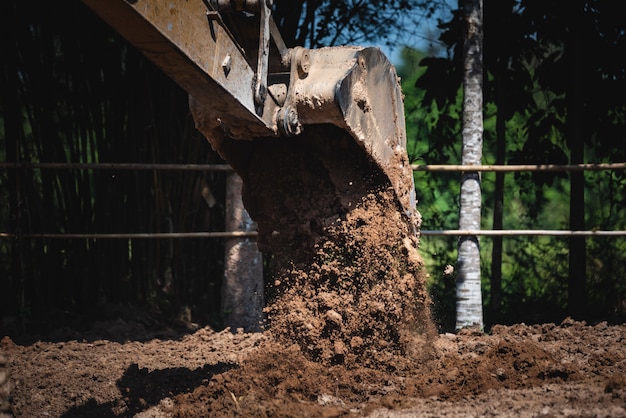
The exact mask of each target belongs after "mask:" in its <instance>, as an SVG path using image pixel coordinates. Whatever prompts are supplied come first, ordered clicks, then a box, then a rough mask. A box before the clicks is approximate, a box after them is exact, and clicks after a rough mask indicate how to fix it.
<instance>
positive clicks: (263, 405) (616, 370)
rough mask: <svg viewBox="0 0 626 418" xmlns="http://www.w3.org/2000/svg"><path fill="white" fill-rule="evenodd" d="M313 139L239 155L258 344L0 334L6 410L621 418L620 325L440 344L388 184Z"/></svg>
mask: <svg viewBox="0 0 626 418" xmlns="http://www.w3.org/2000/svg"><path fill="white" fill-rule="evenodd" d="M308 131H309V132H310V134H307V135H305V136H303V137H301V138H298V139H294V140H293V141H281V140H273V139H267V141H266V142H263V143H262V144H261V145H258V146H257V143H250V144H248V146H249V147H251V148H250V149H248V150H247V151H246V153H247V155H249V156H250V158H249V160H248V161H247V162H246V164H245V169H243V170H242V171H241V174H242V177H243V179H244V184H245V187H244V201H245V203H246V207H247V208H248V210H249V212H250V214H251V215H252V217H253V218H254V219H255V220H256V221H257V222H258V224H259V246H260V248H261V249H262V251H263V252H264V253H265V255H266V256H267V257H269V258H271V260H272V264H273V272H274V282H273V283H271V291H270V293H269V296H270V297H269V301H268V305H267V308H266V314H267V323H266V329H267V330H266V331H265V332H264V333H258V334H245V333H231V332H229V331H228V330H225V331H220V332H216V331H214V330H211V329H208V328H200V329H197V328H194V327H193V326H191V325H190V326H189V327H188V328H186V329H171V328H167V327H164V326H163V324H162V323H160V322H158V321H154V320H152V319H151V318H150V317H148V316H146V315H145V314H137V315H136V316H135V317H134V318H133V317H132V316H129V315H122V314H120V315H118V317H119V319H117V320H108V321H103V322H99V323H95V324H93V326H91V327H90V328H88V329H84V330H82V331H81V332H78V331H76V330H74V329H72V328H71V327H56V328H55V329H54V330H51V332H48V333H46V334H43V335H39V336H28V335H21V336H20V335H18V334H14V335H13V336H5V337H4V338H3V339H2V342H1V348H2V353H3V355H4V356H6V358H7V359H8V361H7V362H6V364H7V366H8V370H9V373H10V375H11V376H12V379H13V381H14V386H15V387H14V388H13V390H12V408H13V413H14V414H15V415H16V416H18V417H39V416H50V417H117V416H124V417H127V416H137V417H223V416H224V417H230V416H241V417H342V416H371V417H415V416H425V417H429V416H455V417H456V416H516V417H517V416H539V415H543V416H585V417H586V416H590V417H591V416H609V417H612V416H615V417H618V416H626V340H625V338H626V326H623V325H616V326H609V325H608V324H606V323H600V324H596V325H594V326H588V325H586V324H584V323H580V322H575V321H572V320H569V319H567V320H565V321H564V322H563V323H561V324H558V325H556V324H540V325H534V326H526V325H523V324H520V325H516V326H511V327H504V326H496V327H494V328H493V329H492V332H491V333H490V334H489V335H484V334H481V333H472V332H469V331H466V332H461V333H459V334H458V335H452V334H444V335H438V334H437V332H436V331H435V327H434V326H433V323H432V322H431V319H430V310H429V304H430V302H429V298H428V295H427V293H426V291H425V285H424V274H425V271H424V270H425V269H424V266H423V265H422V262H421V260H420V257H419V255H418V252H417V248H416V247H417V242H416V237H415V235H414V233H413V232H412V231H413V229H412V228H413V227H414V225H413V224H412V222H411V221H410V219H408V218H407V217H406V216H405V214H404V212H403V211H402V210H401V208H400V207H399V205H398V202H397V199H396V198H395V196H394V191H393V189H392V188H391V187H390V183H389V181H388V178H387V177H385V176H382V175H380V174H377V173H379V172H378V170H376V169H375V168H374V167H373V166H372V164H371V162H370V161H369V160H368V159H367V158H365V157H364V153H363V152H362V151H361V150H360V149H359V148H358V146H357V145H356V144H355V143H354V141H352V140H351V139H350V138H349V137H346V136H345V135H344V134H342V133H341V132H337V131H335V130H334V128H330V127H319V128H311V129H308ZM294 173H298V174H297V175H294ZM113 317H115V315H113ZM0 377H1V376H0ZM1 380H2V379H0V381H1Z"/></svg>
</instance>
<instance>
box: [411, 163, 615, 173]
mask: <svg viewBox="0 0 626 418" xmlns="http://www.w3.org/2000/svg"><path fill="white" fill-rule="evenodd" d="M411 168H412V169H413V171H492V172H516V171H603V170H626V163H606V164H605V163H603V164H569V165H559V164H525V165H430V164H425V165H420V164H412V165H411Z"/></svg>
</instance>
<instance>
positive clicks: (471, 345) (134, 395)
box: [1, 317, 626, 418]
mask: <svg viewBox="0 0 626 418" xmlns="http://www.w3.org/2000/svg"><path fill="white" fill-rule="evenodd" d="M38 340H39V341H34V342H33V341H32V340H26V339H25V340H19V339H17V338H16V340H15V341H12V339H11V338H9V337H5V338H4V339H3V340H2V343H1V347H2V351H3V353H4V355H5V356H6V357H7V358H8V366H9V370H10V373H11V376H12V379H13V381H14V388H13V391H12V406H13V410H14V413H15V416H16V417H29V418H30V417H44V416H47V417H118V416H119V417H132V416H137V417H222V416H224V417H229V416H241V417H264V416H267V417H269V416H273V417H343V416H355V417H357V416H371V417H435V416H439V417H441V416H454V417H459V416H462V417H478V416H498V417H502V416H504V417H507V416H509V417H535V416H546V417H556V416H572V417H623V416H626V326H624V325H618V326H609V325H607V324H606V323H600V324H596V325H594V326H591V325H586V324H584V323H581V322H575V321H572V320H566V321H564V322H563V323H561V324H539V325H533V326H527V325H523V324H520V325H515V326H510V327H503V326H498V327H495V328H494V330H493V332H492V333H491V334H489V335H480V334H472V333H467V334H460V335H450V334H447V335H439V336H437V337H435V338H434V339H433V340H432V341H431V345H430V347H429V350H428V351H427V352H428V355H429V356H428V357H427V358H424V359H422V360H420V361H414V360H411V359H406V360H402V359H400V358H398V359H397V360H398V363H397V364H396V365H395V366H396V367H395V368H394V369H388V370H381V369H377V368H368V367H364V366H355V367H346V366H345V365H334V366H325V365H323V364H321V363H319V362H313V361H310V360H308V359H306V358H305V357H304V356H303V355H302V353H301V352H300V351H299V350H298V348H296V347H294V346H291V347H285V346H283V345H281V344H277V343H276V342H273V341H272V340H271V338H268V337H267V336H266V335H262V334H232V333H230V332H227V331H221V332H215V331H213V330H211V329H208V328H201V329H198V330H196V331H186V332H181V331H180V330H172V329H166V328H161V327H160V326H159V324H158V323H155V322H154V321H152V320H151V319H150V318H149V317H142V318H137V319H135V320H130V321H122V320H118V321H109V322H102V323H98V324H96V325H95V326H94V327H92V328H91V329H90V330H89V331H86V332H85V331H84V332H81V333H79V332H76V331H73V330H71V329H70V328H64V329H59V330H57V331H56V332H55V333H53V334H48V335H47V336H40V337H39V338H38Z"/></svg>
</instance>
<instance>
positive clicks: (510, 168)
mask: <svg viewBox="0 0 626 418" xmlns="http://www.w3.org/2000/svg"><path fill="white" fill-rule="evenodd" d="M0 169H53V170H60V169H71V170H163V171H232V167H231V166H230V165H228V164H143V163H0ZM411 169H413V171H483V172H484V171H491V172H516V171H603V170H626V163H601V164H566V165H559V164H523V165H437V164H424V165H422V164H412V165H411Z"/></svg>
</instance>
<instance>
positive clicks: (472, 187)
mask: <svg viewBox="0 0 626 418" xmlns="http://www.w3.org/2000/svg"><path fill="white" fill-rule="evenodd" d="M463 12H464V15H465V16H464V18H465V34H464V47H463V55H464V57H463V58H464V75H463V94H464V98H463V157H462V159H463V161H462V164H464V165H480V164H481V160H482V137H483V113H482V107H483V98H482V79H483V69H482V0H463ZM460 200H461V202H460V203H461V204H460V209H459V229H474V230H478V229H480V209H481V191H480V175H479V173H478V172H472V171H468V172H464V173H462V175H461V198H460ZM457 269H458V275H457V284H456V329H457V330H459V329H461V328H466V327H475V328H479V329H482V328H483V306H482V293H481V286H480V248H479V243H478V237H476V236H466V237H462V238H461V239H460V240H459V247H458V259H457Z"/></svg>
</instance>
